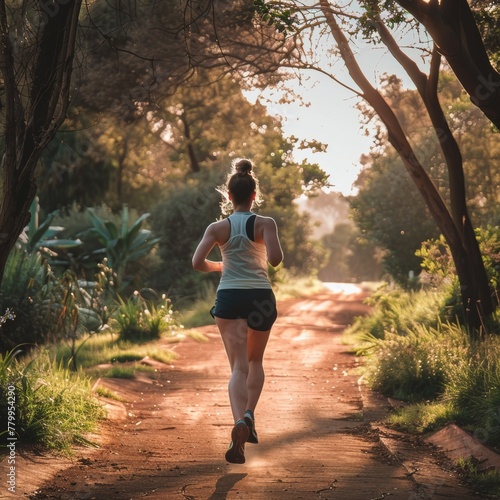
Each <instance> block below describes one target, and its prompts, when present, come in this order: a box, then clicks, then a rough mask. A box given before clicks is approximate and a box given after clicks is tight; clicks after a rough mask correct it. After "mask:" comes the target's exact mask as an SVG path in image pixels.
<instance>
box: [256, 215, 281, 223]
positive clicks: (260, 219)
mask: <svg viewBox="0 0 500 500" xmlns="http://www.w3.org/2000/svg"><path fill="white" fill-rule="evenodd" d="M257 221H258V222H259V223H261V224H263V225H276V221H275V220H274V219H273V218H272V217H268V216H267V215H260V214H259V215H257V218H256V219H255V222H257Z"/></svg>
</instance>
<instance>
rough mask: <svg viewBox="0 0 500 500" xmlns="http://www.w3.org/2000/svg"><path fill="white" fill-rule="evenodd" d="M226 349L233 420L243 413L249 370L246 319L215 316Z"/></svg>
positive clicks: (246, 399) (246, 397)
mask: <svg viewBox="0 0 500 500" xmlns="http://www.w3.org/2000/svg"><path fill="white" fill-rule="evenodd" d="M215 322H216V323H217V327H218V328H219V331H220V333H221V337H222V341H223V343H224V347H225V349H226V354H227V358H228V360H229V365H230V366H231V378H230V380H229V385H228V390H229V402H230V403H231V410H232V412H233V418H234V421H235V422H237V421H238V420H241V419H242V418H243V415H244V413H245V410H246V409H247V408H246V405H247V401H248V391H247V378H248V372H249V363H248V351H247V336H248V328H247V323H246V320H242V319H223V318H215Z"/></svg>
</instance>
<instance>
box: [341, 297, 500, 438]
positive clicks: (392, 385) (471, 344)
mask: <svg viewBox="0 0 500 500" xmlns="http://www.w3.org/2000/svg"><path fill="white" fill-rule="evenodd" d="M427 295H429V292H423V291H421V292H418V293H415V292H413V293H411V294H408V293H402V292H400V296H396V300H394V297H393V296H392V294H387V296H386V297H384V296H382V297H381V296H380V291H379V292H378V296H377V297H376V299H375V303H374V309H373V314H372V315H368V316H367V317H366V318H364V319H361V318H360V319H358V320H357V321H356V322H355V325H353V328H352V329H351V333H352V331H355V332H356V333H357V336H358V342H362V344H360V346H359V352H360V353H364V354H365V355H366V379H367V380H368V383H369V384H370V385H371V386H372V387H373V388H374V389H376V390H378V391H380V392H382V393H384V394H386V395H388V396H391V397H394V398H398V399H402V400H405V401H410V402H412V403H414V404H413V405H410V406H406V407H404V408H403V409H401V410H399V411H398V412H397V413H396V415H395V416H393V417H391V419H390V421H391V423H393V424H395V425H398V426H402V427H403V428H404V429H405V430H409V431H412V432H413V431H416V432H425V431H428V430H432V429H435V428H437V427H439V426H441V425H444V424H445V423H448V422H455V423H457V424H458V425H461V426H463V427H465V428H466V429H468V430H469V431H470V432H471V433H472V434H474V436H475V437H476V439H478V440H480V441H482V442H485V443H487V444H489V445H491V446H499V445H500V414H499V412H498V408H499V407H500V361H499V360H500V338H499V337H498V335H497V333H498V332H499V331H500V327H499V322H498V318H495V321H496V322H495V323H493V322H492V324H491V333H490V334H486V333H485V332H484V331H483V335H482V336H480V338H478V336H473V335H471V332H470V331H468V329H467V328H465V327H464V326H462V325H461V324H459V323H458V322H457V321H453V322H452V321H446V322H443V321H440V320H439V318H438V317H437V312H438V311H440V310H442V309H443V306H442V305H439V303H438V300H437V299H439V297H441V301H442V302H445V301H446V296H447V293H441V294H439V293H436V294H435V295H434V294H433V295H432V297H430V298H429V297H426V296H427ZM405 296H407V297H406V298H405ZM432 303H434V305H432ZM424 304H426V305H425V306H424ZM381 305H382V307H381ZM424 310H427V311H428V312H427V314H425V313H422V311H424ZM382 311H383V313H382ZM371 316H373V318H372V319H370V318H371ZM409 318H411V320H409ZM374 323H377V325H378V327H377V328H378V329H379V330H382V333H383V334H382V335H379V336H378V337H375V336H374V335H373V334H371V333H369V328H372V327H373V324H374ZM374 330H375V331H376V330H377V329H374ZM346 333H347V332H346ZM424 402H425V404H424Z"/></svg>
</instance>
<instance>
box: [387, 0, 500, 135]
mask: <svg viewBox="0 0 500 500" xmlns="http://www.w3.org/2000/svg"><path fill="white" fill-rule="evenodd" d="M396 1H397V3H398V4H399V5H401V7H403V8H404V9H406V10H407V11H408V12H409V13H410V14H411V15H412V16H414V17H415V19H417V20H418V21H419V22H420V23H422V24H423V25H424V26H425V28H426V30H427V31H428V32H429V34H430V35H431V37H432V39H433V40H434V42H435V44H436V45H437V47H438V50H439V52H440V53H441V54H442V55H443V56H444V57H445V58H446V60H447V61H448V64H449V65H450V67H451V69H452V70H453V72H454V73H455V75H456V76H457V78H458V80H459V81H460V83H461V84H462V86H463V87H464V89H465V91H466V92H467V93H468V94H469V96H470V98H471V101H472V102H473V104H475V105H476V106H477V107H478V108H479V109H480V110H481V111H482V112H483V113H484V115H485V116H486V117H487V118H488V119H489V120H490V121H491V122H492V123H493V124H495V126H496V127H497V128H499V129H500V74H499V73H498V72H497V71H495V69H494V68H493V66H492V65H491V63H490V60H489V58H488V54H487V53H486V49H485V47H484V44H483V41H482V39H481V34H480V33H479V30H478V27H477V24H476V22H475V21H474V17H473V15H472V12H471V9H470V7H469V4H468V2H467V0H441V1H440V2H438V1H437V0H432V1H426V0H396Z"/></svg>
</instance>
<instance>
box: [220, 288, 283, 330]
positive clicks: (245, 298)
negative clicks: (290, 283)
mask: <svg viewBox="0 0 500 500" xmlns="http://www.w3.org/2000/svg"><path fill="white" fill-rule="evenodd" d="M210 313H211V314H212V316H213V317H217V318H223V319H246V320H247V323H248V326H249V327H250V328H252V330H258V331H261V332H266V331H268V330H270V329H271V327H272V326H273V324H274V322H275V321H276V318H277V317H278V311H277V309H276V298H275V296H274V292H273V291H272V290H271V289H270V288H249V289H228V290H218V291H217V298H216V300H215V306H214V307H213V308H212V310H211V311H210Z"/></svg>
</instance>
